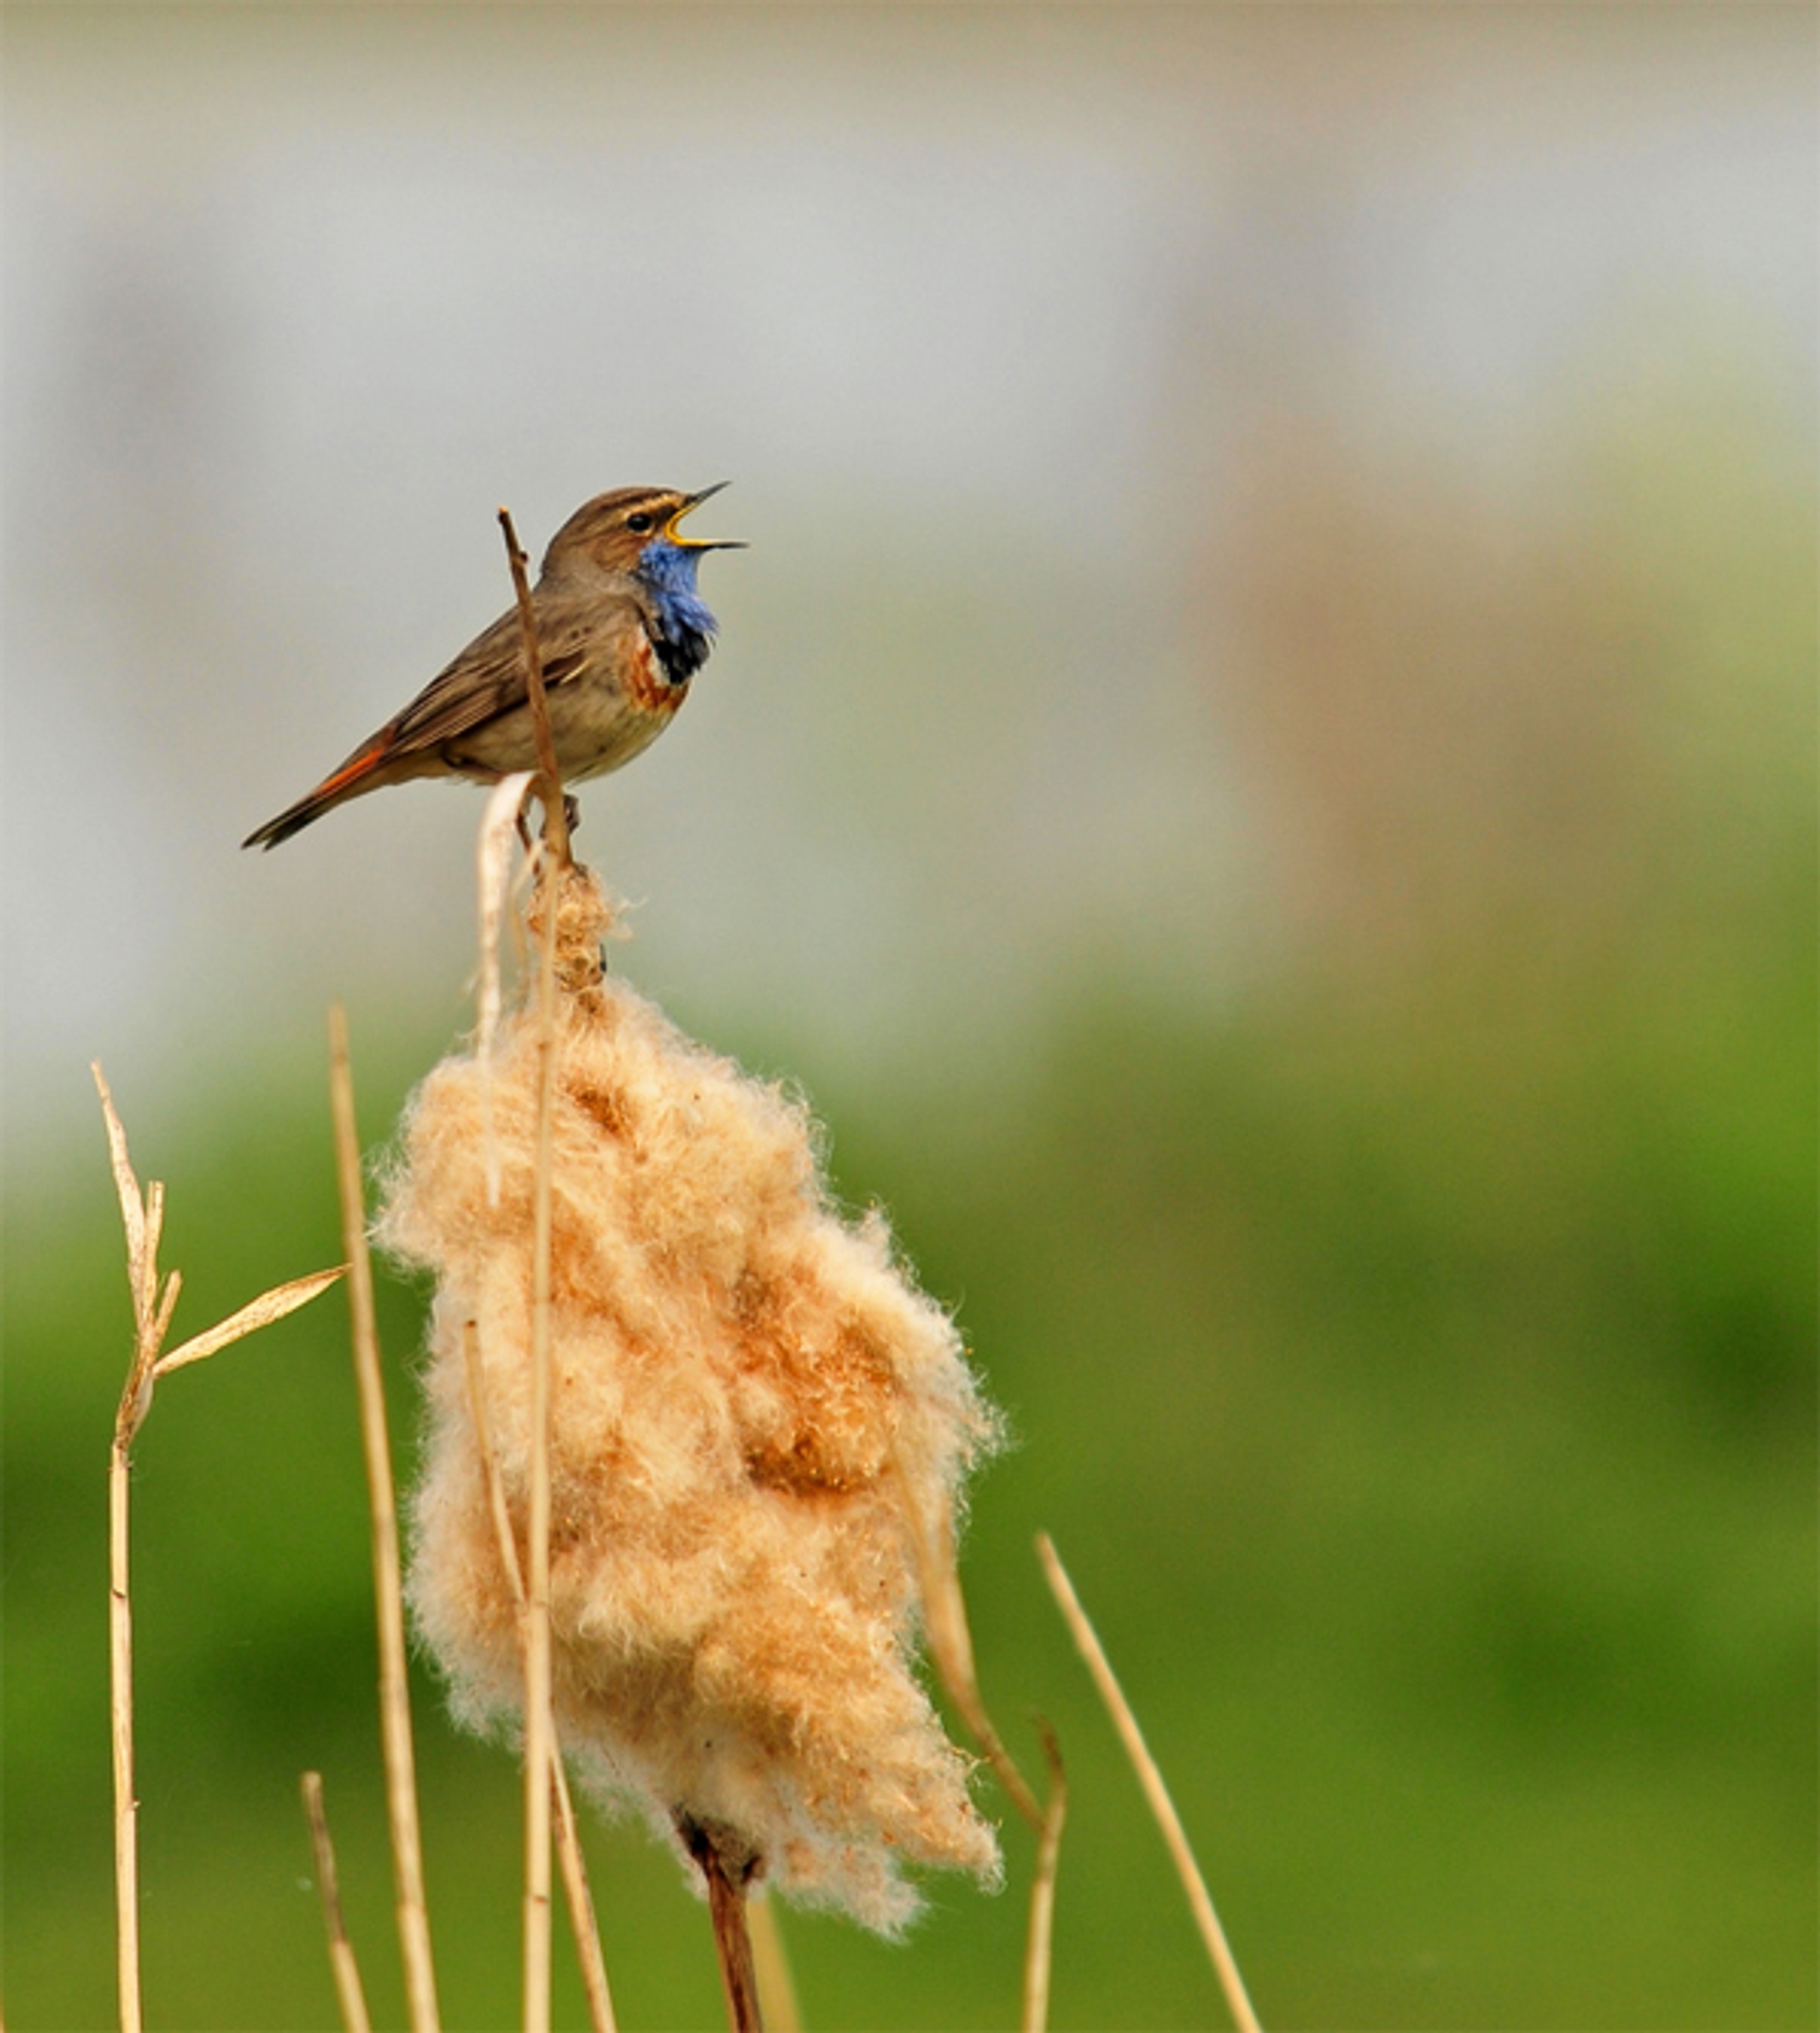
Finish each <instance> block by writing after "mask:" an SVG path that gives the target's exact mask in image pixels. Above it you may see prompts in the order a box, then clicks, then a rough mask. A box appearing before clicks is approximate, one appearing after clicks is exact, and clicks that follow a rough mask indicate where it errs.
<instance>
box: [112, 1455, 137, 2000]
mask: <svg viewBox="0 0 1820 2033" xmlns="http://www.w3.org/2000/svg"><path fill="white" fill-rule="evenodd" d="M131 1479H132V1463H131V1461H130V1460H129V1458H128V1455H127V1443H126V1441H125V1440H124V1439H123V1438H122V1437H121V1436H120V1435H119V1434H118V1433H117V1434H116V1435H115V1437H114V1447H113V1452H112V1454H111V1456H110V1458H109V1461H108V1468H107V1524H108V1594H107V1607H108V1665H109V1692H110V1696H111V1700H110V1707H111V1710H112V1716H113V1734H114V1911H115V1949H116V1957H117V1963H118V1989H119V2002H120V2033H140V2028H141V2027H142V2026H143V2024H144V2023H145V2021H144V2016H143V2013H142V2010H141V2007H140V2002H139V1803H138V1799H137V1795H136V1793H135V1791H134V1784H133V1598H132V1593H131V1588H130V1582H129V1576H128V1570H127V1549H128V1544H129V1533H128V1529H127V1500H128V1490H129V1486H130V1483H131Z"/></svg>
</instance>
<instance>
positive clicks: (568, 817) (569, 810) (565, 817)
mask: <svg viewBox="0 0 1820 2033" xmlns="http://www.w3.org/2000/svg"><path fill="white" fill-rule="evenodd" d="M562 823H563V824H564V826H567V827H568V828H569V830H570V831H571V832H572V833H573V832H577V831H579V830H580V827H581V801H580V800H579V799H578V798H577V797H576V796H575V795H574V793H573V791H569V790H565V791H564V792H563V794H562Z"/></svg>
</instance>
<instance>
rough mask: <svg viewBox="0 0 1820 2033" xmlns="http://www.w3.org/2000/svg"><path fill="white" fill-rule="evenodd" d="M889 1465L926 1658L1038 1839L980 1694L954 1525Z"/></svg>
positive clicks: (1030, 1796)
mask: <svg viewBox="0 0 1820 2033" xmlns="http://www.w3.org/2000/svg"><path fill="white" fill-rule="evenodd" d="M893 1465H894V1467H895V1468H896V1470H897V1478H898V1488H899V1490H900V1491H901V1494H902V1497H903V1507H904V1515H905V1517H906V1519H907V1521H908V1523H909V1526H910V1541H911V1548H912V1551H913V1552H914V1553H915V1556H916V1562H917V1586H918V1589H919V1592H920V1594H921V1596H922V1621H923V1629H924V1632H925V1634H926V1636H927V1638H928V1641H929V1656H930V1657H931V1658H932V1659H933V1660H934V1661H935V1662H936V1671H937V1674H938V1675H939V1676H940V1678H941V1684H942V1685H943V1686H944V1687H945V1688H946V1689H947V1690H948V1698H949V1699H950V1700H951V1701H952V1702H953V1703H954V1704H955V1708H956V1711H957V1712H958V1714H959V1715H960V1719H961V1720H962V1722H964V1723H965V1724H966V1725H967V1729H968V1732H969V1733H970V1734H971V1735H972V1737H973V1739H974V1742H975V1743H976V1744H977V1745H978V1746H979V1748H980V1750H981V1751H982V1752H984V1753H985V1756H986V1762H987V1763H988V1764H989V1765H990V1766H991V1767H992V1770H993V1771H994V1772H996V1773H997V1774H998V1782H999V1784H1000V1785H1001V1786H1002V1787H1003V1788H1005V1790H1006V1791H1007V1792H1008V1793H1009V1794H1010V1797H1011V1804H1012V1806H1015V1807H1016V1809H1017V1811H1018V1812H1019V1813H1020V1814H1021V1815H1022V1816H1023V1817H1024V1819H1025V1820H1026V1821H1027V1822H1028V1824H1029V1825H1030V1827H1031V1828H1032V1829H1033V1830H1034V1831H1035V1833H1036V1834H1037V1836H1038V1837H1039V1838H1040V1837H1041V1836H1042V1833H1043V1809H1042V1807H1041V1806H1038V1804H1037V1798H1036V1795H1035V1793H1034V1792H1033V1791H1032V1790H1031V1788H1030V1783H1029V1781H1028V1779H1026V1778H1025V1776H1024V1774H1023V1772H1022V1771H1021V1770H1019V1769H1018V1764H1017V1760H1016V1759H1015V1758H1014V1757H1012V1755H1011V1753H1010V1752H1009V1751H1008V1750H1007V1749H1006V1748H1005V1740H1004V1738H1003V1737H1001V1736H1000V1735H999V1733H998V1731H997V1729H996V1727H995V1726H994V1725H993V1722H992V1715H991V1714H990V1713H989V1711H988V1709H987V1707H986V1697H984V1696H983V1695H982V1694H981V1693H980V1691H979V1674H978V1671H977V1670H976V1668H975V1667H974V1638H973V1632H972V1630H971V1629H970V1628H969V1625H968V1623H967V1599H966V1597H965V1596H964V1595H962V1593H961V1590H960V1569H959V1564H958V1562H957V1561H956V1557H955V1534H954V1526H953V1523H952V1522H951V1520H950V1519H949V1517H948V1515H947V1513H946V1512H945V1511H938V1510H936V1509H934V1508H932V1507H925V1506H924V1505H923V1503H922V1502H921V1501H920V1500H919V1497H918V1495H917V1488H916V1481H915V1479H914V1478H913V1477H911V1476H910V1475H909V1474H908V1473H906V1471H905V1469H904V1467H903V1464H902V1462H901V1461H896V1460H894V1462H893Z"/></svg>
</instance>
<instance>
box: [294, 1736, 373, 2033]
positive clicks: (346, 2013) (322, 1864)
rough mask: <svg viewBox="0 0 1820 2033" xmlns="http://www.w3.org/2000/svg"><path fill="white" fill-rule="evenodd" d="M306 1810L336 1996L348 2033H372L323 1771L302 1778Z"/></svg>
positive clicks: (308, 1772) (309, 1772) (304, 1809)
mask: <svg viewBox="0 0 1820 2033" xmlns="http://www.w3.org/2000/svg"><path fill="white" fill-rule="evenodd" d="M301 1786H302V1792H303V1812H304V1815H305V1817H306V1819H307V1820H308V1822H309V1824H310V1847H311V1849H312V1850H313V1851H314V1852H315V1854H316V1889H317V1891H318V1892H319V1894H320V1896H321V1899H322V1924H323V1926H324V1928H325V1929H326V1930H327V1931H328V1936H329V1968H330V1969H331V1970H332V1971H333V1972H334V1975H335V1995H336V1998H337V2001H338V2002H339V2004H340V2006H341V2024H343V2025H344V2026H345V2027H346V2028H347V2033H372V2028H373V2021H372V2020H371V2019H369V2018H368V2016H367V1994H366V1992H365V1991H364V1990H363V1989H362V1988H361V1987H360V1965H359V1964H358V1963H357V1962H355V1958H354V1943H353V1942H352V1941H350V1940H349V1939H348V1924H347V1921H346V1919H345V1918H344V1917H343V1916H342V1913H341V1886H340V1882H339V1880H338V1879H337V1876H336V1869H335V1844H334V1843H333V1842H331V1841H330V1840H329V1816H328V1810H327V1808H326V1807H324V1806H323V1805H322V1774H321V1773H320V1772H319V1771H306V1772H305V1773H304V1774H303V1777H302V1781H301Z"/></svg>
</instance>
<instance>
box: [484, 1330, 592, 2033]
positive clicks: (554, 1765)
mask: <svg viewBox="0 0 1820 2033" xmlns="http://www.w3.org/2000/svg"><path fill="white" fill-rule="evenodd" d="M462 1347H463V1353H464V1356H465V1357H466V1364H467V1395H468V1409H469V1412H470V1415H471V1417H472V1418H473V1421H474V1443H475V1447H476V1449H477V1451H478V1452H479V1455H480V1461H481V1473H482V1478H483V1479H484V1481H485V1483H486V1496H487V1502H488V1505H489V1506H490V1508H491V1510H492V1513H493V1529H494V1533H495V1535H496V1538H497V1541H498V1544H499V1550H500V1561H501V1566H502V1567H503V1568H504V1569H505V1573H506V1579H507V1581H508V1582H509V1584H510V1586H511V1589H512V1594H513V1598H514V1600H515V1601H516V1602H517V1604H518V1606H519V1617H520V1618H521V1619H522V1617H523V1615H524V1606H525V1594H524V1570H523V1569H522V1567H521V1566H520V1565H519V1547H518V1541H517V1540H516V1539H515V1538H514V1537H513V1535H512V1514H511V1510H510V1508H509V1506H508V1505H507V1503H506V1500H505V1485H504V1483H503V1482H502V1481H501V1478H500V1462H499V1457H498V1456H497V1455H496V1454H495V1453H494V1451H493V1441H492V1437H491V1434H490V1433H489V1431H488V1427H487V1412H486V1373H485V1370H484V1369H483V1368H482V1363H481V1337H480V1330H479V1328H478V1327H477V1326H476V1325H475V1323H474V1322H473V1321H472V1320H467V1321H464V1323H463V1326H462ZM550 1751H551V1755H550V1781H551V1790H552V1793H553V1795H554V1797H555V1809H556V1858H557V1861H558V1862H559V1864H560V1865H561V1869H562V1883H563V1891H564V1893H565V1895H566V1896H567V1897H568V1901H569V1922H570V1925H571V1927H572V1928H573V1931H574V1936H575V1953H576V1955H577V1957H578V1958H579V1960H580V1963H581V1983H582V1989H583V1991H584V1992H585V1993H586V1995H587V1999H588V2019H589V2024H590V2025H591V2026H592V2029H593V2033H614V2019H613V2000H612V1993H611V1991H610V1989H609V1988H608V1984H607V1964H606V1961H605V1958H604V1957H603V1956H602V1954H601V1952H600V1931H599V1928H598V1926H597V1925H596V1923H595V1919H594V1900H593V1895H592V1892H591V1891H590V1890H589V1888H588V1865H587V1861H586V1859H585V1858H584V1857H583V1855H582V1849H581V1831H580V1829H579V1828H578V1827H577V1825H576V1823H575V1807H574V1802H573V1800H572V1799H571V1797H570V1793H569V1776H568V1774H567V1772H566V1771H564V1770H563V1764H562V1747H561V1745H560V1744H557V1743H555V1741H554V1733H553V1741H552V1743H551V1747H550Z"/></svg>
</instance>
